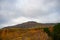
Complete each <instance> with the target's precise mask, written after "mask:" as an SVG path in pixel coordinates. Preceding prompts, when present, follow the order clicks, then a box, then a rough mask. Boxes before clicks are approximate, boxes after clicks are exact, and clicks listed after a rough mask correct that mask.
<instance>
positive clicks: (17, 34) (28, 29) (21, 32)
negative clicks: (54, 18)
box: [0, 21, 55, 40]
mask: <svg viewBox="0 0 60 40" xmlns="http://www.w3.org/2000/svg"><path fill="white" fill-rule="evenodd" d="M54 25H55V23H38V22H34V21H29V22H25V23H22V24H18V25H14V26H8V27H4V28H2V29H0V40H52V37H50V36H49V35H48V33H46V32H45V31H44V28H50V30H51V31H50V32H52V31H53V30H52V29H53V26H54Z"/></svg>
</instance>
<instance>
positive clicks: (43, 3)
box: [0, 0, 60, 26]
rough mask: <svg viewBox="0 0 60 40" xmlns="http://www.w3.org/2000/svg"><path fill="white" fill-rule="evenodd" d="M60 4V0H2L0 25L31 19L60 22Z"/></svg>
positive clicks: (0, 4)
mask: <svg viewBox="0 0 60 40" xmlns="http://www.w3.org/2000/svg"><path fill="white" fill-rule="evenodd" d="M59 4H60V0H0V24H1V25H0V26H3V25H10V24H14V23H22V22H23V21H29V20H31V21H32V20H33V21H38V22H42V23H51V22H53V23H55V22H60V16H59V15H60V5H59ZM14 20H15V21H14ZM19 20H20V21H19ZM18 21H19V22H18ZM21 21H22V22H21Z"/></svg>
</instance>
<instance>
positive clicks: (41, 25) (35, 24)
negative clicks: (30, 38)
mask: <svg viewBox="0 0 60 40" xmlns="http://www.w3.org/2000/svg"><path fill="white" fill-rule="evenodd" d="M55 24H56V23H38V22H34V21H29V22H25V23H22V24H18V25H14V26H8V27H5V28H46V27H51V26H52V27H53V26H54V25H55Z"/></svg>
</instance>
